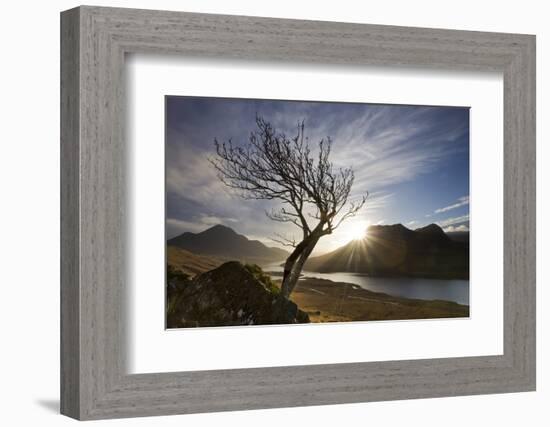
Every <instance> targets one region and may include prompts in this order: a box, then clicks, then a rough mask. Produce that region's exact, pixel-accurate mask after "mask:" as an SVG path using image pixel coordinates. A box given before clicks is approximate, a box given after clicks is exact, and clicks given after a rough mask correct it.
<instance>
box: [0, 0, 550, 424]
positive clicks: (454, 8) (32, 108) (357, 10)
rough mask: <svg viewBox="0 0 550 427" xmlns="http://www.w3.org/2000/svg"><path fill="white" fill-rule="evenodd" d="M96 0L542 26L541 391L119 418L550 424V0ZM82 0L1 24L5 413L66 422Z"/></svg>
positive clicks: (34, 7) (452, 24)
mask: <svg viewBox="0 0 550 427" xmlns="http://www.w3.org/2000/svg"><path fill="white" fill-rule="evenodd" d="M94 3H95V4H97V5H105V6H121V7H138V8H149V9H151V8H156V9H167V10H185V11H194V12H210V13H227V14H246V15H258V16H272V17H281V18H301V19H320V20H332V21H350V22H363V23H374V24H392V25H409V26H425V27H440V28H455V29H467V30H483V31H504V32H519V33H531V34H536V35H537V44H538V49H537V55H538V65H537V74H538V82H537V85H538V101H537V104H538V105H537V108H538V113H537V122H538V165H539V167H538V195H539V202H538V215H537V217H538V218H539V221H538V250H539V252H538V260H539V266H538V316H537V318H538V331H537V332H538V337H539V340H538V360H539V363H538V391H537V392H535V393H518V394H508V395H487V396H473V397H456V398H440V399H424V400H413V401H398V402H381V403H365V404H352V405H338V406H324V407H310V408H294V409H276V410H262V411H248V412H232V413H220V414H206V415H202V414H201V415H190V416H171V417H159V418H155V419H151V418H145V419H129V420H115V421H108V422H106V423H109V424H110V425H117V426H118V425H120V426H145V425H151V424H153V423H154V425H166V426H168V425H174V426H175V425H181V424H182V423H185V424H186V425H187V426H199V425H200V426H218V425H225V426H237V425H240V426H242V425H260V424H261V425H263V426H279V425H314V426H316V427H321V426H334V425H346V424H350V425H354V424H368V425H373V426H379V425H384V426H393V425H404V424H406V425H407V426H410V427H414V426H423V427H428V426H442V425H444V426H449V427H450V426H460V427H464V426H468V425H471V423H473V424H476V425H477V424H480V423H490V424H491V425H499V426H517V425H530V426H545V425H548V424H549V422H550V412H549V410H548V402H550V371H549V370H548V363H545V359H548V349H549V344H550V336H549V334H548V327H546V326H545V323H546V324H548V322H549V320H550V319H549V314H548V308H547V304H548V303H549V301H548V297H549V295H550V294H549V291H548V290H546V289H545V284H546V282H548V281H549V279H550V271H549V269H548V268H546V269H544V262H545V260H547V259H548V257H549V256H550V252H549V251H550V248H549V244H548V240H547V239H548V238H550V235H549V227H548V225H547V223H546V222H545V221H544V218H548V217H550V212H549V209H550V201H549V197H548V196H549V192H548V187H546V186H545V185H544V184H545V182H549V181H550V172H549V169H548V168H546V170H545V168H544V165H545V163H547V162H548V161H550V148H549V146H548V144H544V143H543V142H544V141H547V140H548V138H549V137H550V135H549V132H550V131H549V125H548V123H547V122H546V123H545V122H544V118H547V117H548V116H549V115H550V105H549V102H550V96H549V93H548V80H549V79H548V76H549V75H550V27H549V26H548V11H545V10H544V9H545V2H542V1H536V0H523V1H521V2H518V1H515V2H509V1H486V2H480V1H471V0H461V1H460V2H442V1H427V0H426V1H424V0H416V1H406V0H403V1H386V2H376V3H375V2H359V1H353V0H339V1H337V2H323V3H322V2H319V1H301V2H297V1H295V0H294V1H290V0H289V1H287V0H278V1H272V2H261V1H253V0H231V1H230V2H228V1H223V0H184V1H170V0H157V1H146V0H141V1H137V0H136V1H121V0H118V1H117V0H111V1H99V0H98V1H96V2H94ZM76 5H78V2H74V1H63V0H58V1H50V2H38V1H30V2H29V1H27V2H14V1H12V2H5V4H3V5H2V6H3V7H2V22H1V24H0V31H1V40H2V63H1V65H0V73H1V78H0V117H1V122H0V123H1V125H0V130H1V135H2V136H1V139H0V141H1V142H0V150H1V154H0V190H1V191H0V197H1V201H2V204H1V208H0V260H1V263H0V277H1V280H0V289H1V297H0V316H1V322H0V324H1V325H2V349H1V350H0V358H1V359H0V362H1V365H0V366H2V368H3V372H2V375H1V376H0V395H1V397H0V401H1V402H2V410H1V411H0V420H1V423H2V424H3V425H9V426H16V425H36V424H40V425H43V426H54V425H55V426H58V425H59V426H63V425H68V424H70V423H72V422H73V421H72V420H70V419H68V418H65V417H62V416H60V415H58V405H59V398H58V395H59V393H58V384H59V379H58V378H59V368H58V365H59V362H58V361H59V333H58V330H59V219H58V218H59V107H58V104H59V11H61V10H64V9H68V8H71V7H74V6H76Z"/></svg>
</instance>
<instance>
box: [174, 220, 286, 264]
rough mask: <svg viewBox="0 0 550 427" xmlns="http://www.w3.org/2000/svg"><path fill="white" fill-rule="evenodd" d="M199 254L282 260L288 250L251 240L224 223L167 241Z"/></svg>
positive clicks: (240, 258) (243, 258)
mask: <svg viewBox="0 0 550 427" xmlns="http://www.w3.org/2000/svg"><path fill="white" fill-rule="evenodd" d="M167 244H168V246H175V247H178V248H181V249H185V250H187V251H189V252H192V253H194V254H199V255H209V256H216V257H222V258H226V259H233V260H244V261H247V262H275V261H282V260H284V259H285V258H286V257H287V256H288V252H286V251H284V250H282V249H279V248H271V247H268V246H266V245H264V244H263V243H261V242H259V241H258V240H249V239H248V238H246V237H245V236H243V235H241V234H237V233H236V232H235V231H234V230H233V229H231V228H229V227H226V226H224V225H215V226H213V227H211V228H209V229H208V230H204V231H202V232H200V233H190V232H187V233H183V234H180V235H179V236H177V237H174V238H172V239H170V240H168V242H167Z"/></svg>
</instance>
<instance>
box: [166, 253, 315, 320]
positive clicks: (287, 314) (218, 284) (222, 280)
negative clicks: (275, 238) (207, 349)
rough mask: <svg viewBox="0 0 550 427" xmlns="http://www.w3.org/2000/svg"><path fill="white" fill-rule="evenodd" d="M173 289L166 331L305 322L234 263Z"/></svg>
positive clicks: (291, 305)
mask: <svg viewBox="0 0 550 427" xmlns="http://www.w3.org/2000/svg"><path fill="white" fill-rule="evenodd" d="M175 287H176V288H177V293H176V294H175V295H172V296H171V297H170V299H169V305H168V327H169V328H181V327H195V326H236V325H270V324H289V323H308V322H309V317H308V315H307V314H306V313H304V312H303V311H301V310H299V309H298V307H297V306H296V304H294V303H293V302H292V301H289V300H288V299H286V298H284V297H282V296H279V295H276V294H275V293H273V292H272V291H270V290H268V289H267V288H266V287H265V286H264V284H263V283H262V282H261V281H259V280H258V279H256V278H255V277H254V275H253V274H252V273H251V272H250V271H249V269H247V268H246V267H245V266H243V265H242V264H241V263H239V262H236V261H232V262H227V263H225V264H223V265H221V266H220V267H218V268H216V269H214V270H211V271H208V272H206V273H202V274H201V275H199V276H197V277H195V278H194V279H193V280H186V282H185V284H184V285H183V286H178V285H177V284H176V285H175Z"/></svg>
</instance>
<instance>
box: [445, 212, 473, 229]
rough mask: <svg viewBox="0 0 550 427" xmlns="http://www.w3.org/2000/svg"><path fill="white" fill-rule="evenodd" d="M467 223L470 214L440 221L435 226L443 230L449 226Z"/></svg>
mask: <svg viewBox="0 0 550 427" xmlns="http://www.w3.org/2000/svg"><path fill="white" fill-rule="evenodd" d="M468 221H470V214H467V215H461V216H456V217H452V218H447V219H444V220H442V221H438V222H437V225H439V226H440V227H442V228H445V227H448V226H450V225H455V224H461V223H463V222H468Z"/></svg>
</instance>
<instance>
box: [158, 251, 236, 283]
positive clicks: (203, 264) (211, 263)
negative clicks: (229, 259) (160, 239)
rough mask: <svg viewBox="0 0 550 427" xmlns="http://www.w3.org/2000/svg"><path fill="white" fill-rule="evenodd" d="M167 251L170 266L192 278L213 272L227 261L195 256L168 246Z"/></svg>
mask: <svg viewBox="0 0 550 427" xmlns="http://www.w3.org/2000/svg"><path fill="white" fill-rule="evenodd" d="M166 249H167V251H166V252H167V253H166V256H167V261H168V264H169V265H171V266H173V267H174V268H176V269H177V270H180V271H182V272H184V273H186V274H189V275H190V276H195V275H197V274H200V273H203V272H205V271H209V270H213V269H214V268H216V267H219V266H220V265H222V264H223V263H224V262H225V261H226V260H224V259H221V258H216V257H210V256H203V255H195V254H193V253H191V252H189V251H186V250H185V249H181V248H177V247H175V246H168V247H167V248H166Z"/></svg>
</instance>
